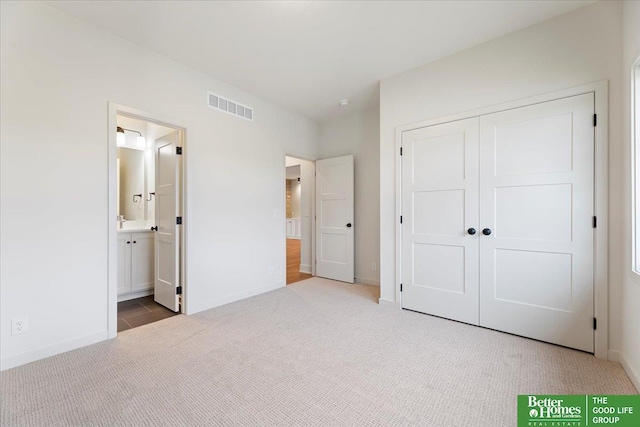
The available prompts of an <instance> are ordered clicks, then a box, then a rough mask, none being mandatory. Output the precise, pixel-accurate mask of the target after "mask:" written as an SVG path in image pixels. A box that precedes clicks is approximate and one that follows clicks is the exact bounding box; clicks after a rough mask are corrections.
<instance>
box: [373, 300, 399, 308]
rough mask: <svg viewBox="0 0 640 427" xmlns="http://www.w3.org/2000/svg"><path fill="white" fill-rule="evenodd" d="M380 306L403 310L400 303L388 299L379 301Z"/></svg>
mask: <svg viewBox="0 0 640 427" xmlns="http://www.w3.org/2000/svg"><path fill="white" fill-rule="evenodd" d="M378 304H380V305H381V306H383V307H390V308H401V307H400V304H399V303H397V302H395V301H392V300H390V299H386V298H380V299H378Z"/></svg>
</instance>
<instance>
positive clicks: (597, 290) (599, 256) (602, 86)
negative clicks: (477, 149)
mask: <svg viewBox="0 0 640 427" xmlns="http://www.w3.org/2000/svg"><path fill="white" fill-rule="evenodd" d="M608 88H609V82H608V80H602V81H599V82H595V83H590V84H587V85H583V86H577V87H574V88H570V89H565V90H560V91H556V92H550V93H546V94H543V95H538V96H533V97H529V98H524V99H519V100H515V101H511V102H505V103H501V104H497V105H493V106H487V107H483V108H479V109H476V110H472V111H467V112H462V113H457V114H452V115H449V116H445V117H438V118H435V119H428V120H422V121H419V122H415V123H410V124H406V125H402V126H397V127H396V129H395V148H396V154H395V180H396V182H395V184H396V185H395V188H396V190H395V191H396V194H395V199H396V210H395V213H396V215H395V234H396V238H395V244H396V246H395V254H396V256H395V273H396V274H395V276H396V290H395V295H396V297H395V302H394V303H393V304H394V306H399V307H401V306H402V296H401V293H400V282H401V280H402V230H401V227H400V215H402V199H401V194H402V158H401V157H400V147H401V146H402V133H403V132H406V131H410V130H414V129H419V128H423V127H427V126H433V125H438V124H443V123H448V122H453V121H457V120H463V119H468V118H471V117H478V116H483V115H486V114H492V113H497V112H500V111H505V110H511V109H514V108H520V107H525V106H528V105H533V104H539V103H543V102H548V101H553V100H556V99H561V98H568V97H571V96H576V95H582V94H585V93H594V94H595V113H596V114H597V115H598V125H597V126H596V127H595V151H596V152H595V171H594V173H595V195H594V197H595V207H594V210H595V215H596V216H597V217H598V227H597V228H596V229H595V245H594V257H595V261H594V316H595V317H596V318H597V319H598V329H597V330H596V331H595V332H594V337H595V338H594V341H595V355H596V357H599V358H602V359H606V358H607V351H608V342H609V314H608V305H609V282H608V274H609V273H608V269H609V265H608V241H609V234H608V230H609V218H608V200H609V180H608V174H609V164H608V162H609V156H608V153H609V110H608V99H609V89H608ZM385 301H386V300H385ZM380 302H381V304H382V299H381V300H380ZM386 304H387V303H385V305H386Z"/></svg>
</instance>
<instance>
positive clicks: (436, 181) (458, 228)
mask: <svg viewBox="0 0 640 427" xmlns="http://www.w3.org/2000/svg"><path fill="white" fill-rule="evenodd" d="M402 150H403V151H402V307H403V308H407V309H410V310H415V311H420V312H422V313H428V314H434V315H436V316H441V317H446V318H449V319H454V320H458V321H461V322H467V323H471V324H474V325H477V324H478V240H479V239H478V237H479V236H478V233H477V231H478V230H477V229H478V227H479V225H478V119H477V118H472V119H468V120H461V121H457V122H452V123H446V124H441V125H437V126H430V127H425V128H421V129H416V130H412V131H409V132H404V133H403V135H402ZM398 220H400V218H398ZM470 229H475V232H474V230H470Z"/></svg>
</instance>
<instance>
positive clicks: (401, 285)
mask: <svg viewBox="0 0 640 427" xmlns="http://www.w3.org/2000/svg"><path fill="white" fill-rule="evenodd" d="M400 292H402V283H400Z"/></svg>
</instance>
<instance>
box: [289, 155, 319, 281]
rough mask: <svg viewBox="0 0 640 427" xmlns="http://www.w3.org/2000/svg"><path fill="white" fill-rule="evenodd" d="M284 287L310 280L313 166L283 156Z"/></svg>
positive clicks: (311, 270)
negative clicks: (284, 171)
mask: <svg viewBox="0 0 640 427" xmlns="http://www.w3.org/2000/svg"><path fill="white" fill-rule="evenodd" d="M285 169H286V175H285V182H284V185H285V236H286V238H285V240H286V244H285V248H286V284H287V285H290V284H292V283H296V282H299V281H301V280H306V279H309V278H311V277H313V274H312V273H313V269H312V239H311V236H312V225H313V222H312V211H313V208H312V205H313V188H314V186H315V179H314V175H315V172H314V171H315V165H314V163H313V162H311V161H309V160H304V159H299V158H296V157H290V156H285Z"/></svg>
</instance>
